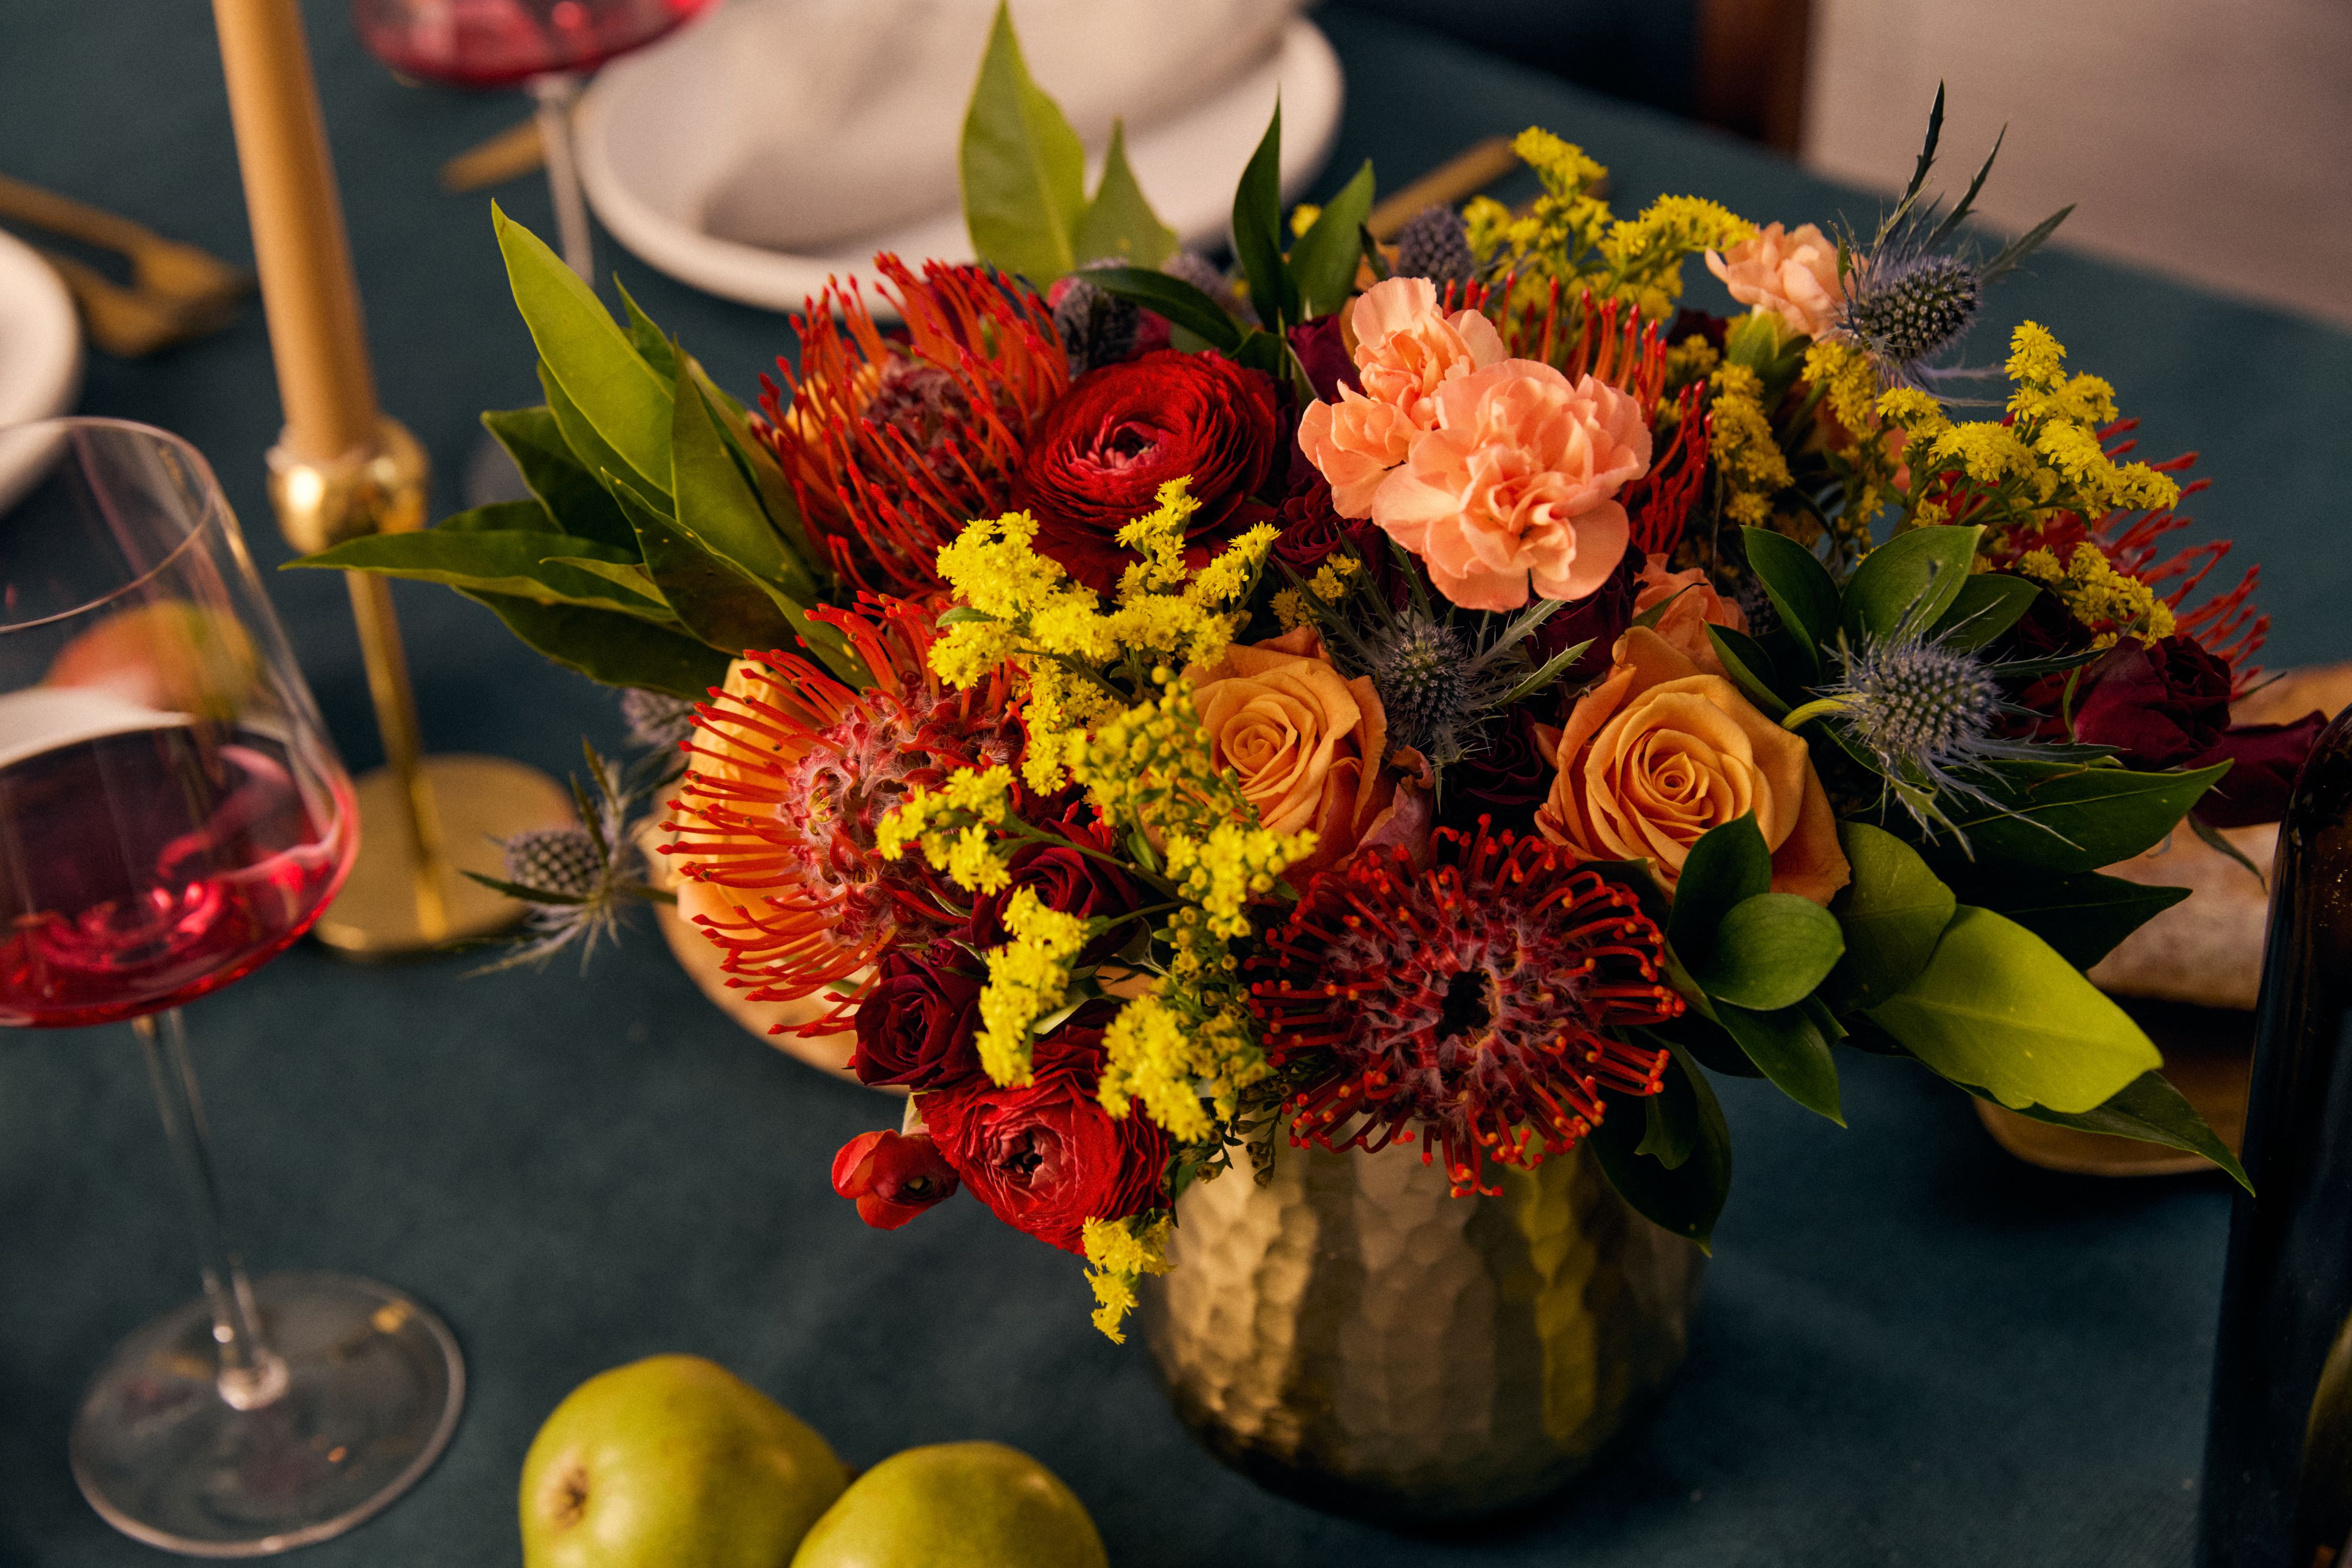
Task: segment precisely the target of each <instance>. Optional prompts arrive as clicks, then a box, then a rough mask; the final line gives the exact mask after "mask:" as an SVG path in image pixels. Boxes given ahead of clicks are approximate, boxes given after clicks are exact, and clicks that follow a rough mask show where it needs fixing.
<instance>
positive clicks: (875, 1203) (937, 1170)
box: [833, 1132, 957, 1230]
mask: <svg viewBox="0 0 2352 1568" xmlns="http://www.w3.org/2000/svg"><path fill="white" fill-rule="evenodd" d="M956 1186H957V1183H956V1174H955V1172H954V1171H952V1170H950V1169H949V1168H948V1163H947V1162H946V1161H945V1160H943V1159H941V1158H940V1151H939V1148H938V1146H937V1145H934V1144H933V1143H932V1142H931V1140H930V1138H929V1136H928V1135H926V1134H921V1133H914V1134H903V1135H902V1134H898V1133H891V1132H880V1133H860V1134H858V1135H857V1136H856V1137H854V1138H852V1139H850V1140H849V1142H847V1143H845V1144H844V1145H841V1152H840V1153H839V1154H837V1155H834V1156H833V1190H834V1191H835V1192H837V1193H839V1194H840V1195H841V1196H842V1197H848V1198H855V1199H856V1200H857V1218H860V1219H862V1220H864V1221H866V1224H868V1225H870V1226H872V1227H874V1228H875V1229H877V1230H896V1229H898V1227H900V1226H902V1225H904V1224H906V1223H907V1221H908V1220H910V1219H912V1218H915V1216H917V1215H919V1214H920V1213H922V1212H923V1210H925V1209H927V1208H929V1207H932V1206H933V1205H934V1204H939V1203H944V1202H945V1201H946V1200H947V1199H949V1198H950V1197H954V1196H955V1190H956Z"/></svg>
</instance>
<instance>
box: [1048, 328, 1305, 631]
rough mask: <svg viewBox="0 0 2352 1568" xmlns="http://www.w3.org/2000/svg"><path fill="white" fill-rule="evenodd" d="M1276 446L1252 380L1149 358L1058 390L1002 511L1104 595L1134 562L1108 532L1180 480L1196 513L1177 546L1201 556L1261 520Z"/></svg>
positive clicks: (1230, 364) (1264, 387) (1273, 427)
mask: <svg viewBox="0 0 2352 1568" xmlns="http://www.w3.org/2000/svg"><path fill="white" fill-rule="evenodd" d="M1280 444H1281V418H1280V415H1279V413H1277V411H1276V403H1275V395H1274V383H1273V382H1272V381H1271V380H1270V379H1268V378H1267V377H1266V376H1265V373H1264V372H1262V371H1253V370H1247V369H1244V367H1242V366H1240V365H1237V364H1235V363H1234V361H1231V360H1228V359H1226V358H1225V357H1224V356H1223V355H1222V354H1217V353H1201V354H1186V353H1180V352H1178V351H1177V350H1173V349H1161V350H1158V351H1157V352H1154V353H1149V354H1141V355H1139V356H1137V357H1136V358H1134V359H1132V360H1129V361H1125V362H1124V363H1121V364H1116V365H1106V366H1104V367H1103V368H1102V369H1100V370H1097V371H1088V372H1087V373H1086V374H1085V375H1083V376H1080V377H1079V378H1078V379H1077V380H1076V381H1075V382H1071V383H1070V390H1069V391H1068V392H1065V393H1063V394H1062V397H1061V399H1060V400H1059V401H1058V402H1055V404H1054V406H1053V407H1051V408H1050V409H1048V410H1046V411H1045V417H1044V418H1043V419H1041V420H1039V421H1038V422H1037V426H1036V428H1035V430H1034V431H1033V432H1032V433H1031V434H1030V438H1029V447H1028V451H1027V453H1026V454H1025V455H1024V456H1023V458H1022V460H1021V467H1020V469H1019V471H1018V472H1017V473H1015V474H1014V476H1013V506H1015V507H1019V508H1020V509H1022V510H1023V511H1025V512H1028V513H1030V514H1031V515H1032V516H1034V517H1035V518H1036V519H1037V548H1038V549H1040V550H1042V551H1043V552H1044V553H1045V554H1046V555H1049V556H1051V557H1053V558H1054V559H1055V560H1057V561H1060V562H1061V563H1062V565H1063V566H1065V567H1066V568H1067V569H1069V572H1070V575H1071V576H1072V577H1075V578H1076V579H1077V580H1079V581H1080V582H1083V583H1085V584H1086V585H1087V587H1089V588H1091V589H1093V590H1095V591H1097V592H1098V593H1108V592H1110V591H1112V590H1114V589H1116V588H1117V587H1118V575H1119V572H1120V570H1122V569H1123V568H1124V567H1125V566H1126V565H1127V563H1128V562H1129V561H1130V560H1133V559H1136V558H1135V556H1134V554H1133V552H1131V551H1129V550H1127V549H1123V548H1121V547H1120V545H1119V543H1118V530H1119V529H1121V528H1125V527H1126V526H1127V525H1128V524H1129V523H1131V522H1133V521H1134V520H1135V519H1136V518H1138V517H1142V516H1144V515H1145V514H1147V513H1149V512H1150V511H1151V509H1152V508H1153V507H1154V506H1155V505H1156V504H1157V499H1156V497H1157V496H1158V494H1159V490H1160V486H1161V485H1163V484H1165V483H1167V482H1168V481H1169V480H1171V479H1181V478H1184V477H1187V476H1190V477H1191V479H1192V498H1193V499H1194V500H1196V501H1198V502H1200V503H1201V509H1200V510H1199V511H1197V512H1195V513H1193V514H1192V522H1191V524H1190V526H1189V527H1188V528H1186V530H1185V532H1186V538H1187V540H1188V541H1189V542H1191V543H1193V544H1196V545H1199V546H1201V547H1202V548H1203V549H1206V548H1207V547H1209V546H1211V545H1213V544H1214V543H1215V542H1216V541H1217V540H1218V539H1220V538H1223V537H1225V536H1226V535H1228V534H1231V533H1233V532H1234V531H1235V530H1237V529H1239V528H1244V527H1246V526H1248V525H1249V524H1251V523H1254V522H1257V521H1260V520H1262V519H1264V518H1265V517H1268V516H1270V515H1271V514H1272V512H1273V508H1272V507H1269V506H1267V505H1266V504H1265V502H1264V501H1262V500H1260V499H1258V498H1257V491H1258V490H1259V489H1260V488H1261V487H1262V486H1264V485H1265V481H1266V476H1267V473H1268V472H1269V470H1271V469H1272V467H1273V465H1274V462H1275V459H1276V455H1277V453H1276V448H1277V447H1278V446H1279V445H1280Z"/></svg>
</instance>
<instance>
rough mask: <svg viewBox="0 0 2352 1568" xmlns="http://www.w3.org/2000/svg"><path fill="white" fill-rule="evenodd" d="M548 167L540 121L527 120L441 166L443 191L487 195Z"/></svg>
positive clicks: (469, 148) (470, 148) (459, 154)
mask: <svg viewBox="0 0 2352 1568" xmlns="http://www.w3.org/2000/svg"><path fill="white" fill-rule="evenodd" d="M546 166H547V143H546V142H544V141H541V140H540V135H539V121H538V120H524V121H523V122H522V123H521V124H520V125H513V126H509V127H508V128H507V129H506V130H504V131H499V133H498V134H497V135H496V136H493V137H491V138H490V139H489V140H488V141H483V142H479V143H477V144H476V145H474V146H472V147H468V148H467V149H466V151H464V152H460V153H458V154H457V156H456V157H455V158H452V159H450V160H449V161H448V162H446V163H444V164H442V165H441V188H442V189H443V190H445V191H455V192H461V193H462V192H467V191H487V190H488V189H489V188H490V187H491V186H493V185H503V184H505V183H507V182H508V181H509V180H513V179H519V178H520V177H521V176H522V175H525V174H529V173H532V172H536V171H538V170H541V169H543V168H545V167H546Z"/></svg>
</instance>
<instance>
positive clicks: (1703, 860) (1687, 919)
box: [1666, 813, 1772, 964]
mask: <svg viewBox="0 0 2352 1568" xmlns="http://www.w3.org/2000/svg"><path fill="white" fill-rule="evenodd" d="M1771 891H1772V852H1771V850H1770V849H1769V848H1768V847H1767V846H1766V844H1765V842H1764V835H1763V833H1762V832H1761V831H1759V829H1758V828H1757V826H1756V818H1755V816H1754V815H1753V814H1752V813H1751V814H1749V815H1747V816H1743V817H1741V818H1740V819H1739V820H1738V821H1731V822H1726V823H1724V824H1723V825H1722V826H1720V827H1715V828H1709V829H1708V830H1707V831H1706V832H1704V833H1702V834H1700V835H1699V840H1698V842H1696V843H1695V844H1693V845H1692V846H1691V848H1690V853H1689V855H1688V856H1686V857H1685V859H1684V861H1683V869H1682V874H1681V876H1679V877H1677V878H1676V879H1675V903H1674V913H1673V915H1671V916H1670V917H1669V918H1668V920H1667V922H1666V939H1667V941H1669V942H1671V943H1672V944H1673V945H1674V947H1675V952H1677V953H1679V954H1681V955H1682V956H1683V959H1684V961H1685V963H1690V964H1705V963H1706V959H1707V955H1708V954H1709V953H1711V952H1712V951H1714V948H1715V933H1716V927H1717V925H1721V924H1722V921H1723V917H1724V916H1725V915H1727V914H1728V913H1730V911H1731V909H1732V907H1733V906H1734V905H1735V904H1744V903H1746V902H1747V901H1748V900H1749V899H1751V898H1754V897H1755V896H1756V895H1757V894H1761V893H1769V892H1771Z"/></svg>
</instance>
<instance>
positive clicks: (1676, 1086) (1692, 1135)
mask: <svg viewBox="0 0 2352 1568" xmlns="http://www.w3.org/2000/svg"><path fill="white" fill-rule="evenodd" d="M1642 1113H1643V1132H1642V1141H1641V1143H1640V1144H1639V1145H1636V1146H1635V1147H1634V1150H1633V1152H1634V1153H1635V1154H1637V1155H1648V1156H1649V1157H1650V1158H1652V1159H1654V1160H1655V1161H1657V1162H1658V1163H1659V1164H1660V1165H1662V1166H1665V1167H1666V1168H1667V1169H1668V1170H1670V1171H1673V1170H1680V1169H1682V1166H1683V1162H1684V1161H1685V1160H1687V1159H1689V1158H1690V1156H1691V1151H1692V1150H1693V1149H1695V1148H1696V1147H1697V1146H1698V1140H1699V1136H1700V1133H1699V1124H1698V1096H1697V1095H1696V1094H1694V1093H1693V1092H1691V1087H1690V1084H1689V1083H1688V1082H1686V1081H1685V1078H1684V1075H1683V1074H1682V1073H1680V1072H1675V1071H1668V1072H1667V1074H1666V1076H1665V1078H1664V1080H1663V1081H1662V1082H1660V1085H1659V1089H1658V1092H1656V1093H1655V1094H1650V1095H1645V1096H1643V1100H1642Z"/></svg>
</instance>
